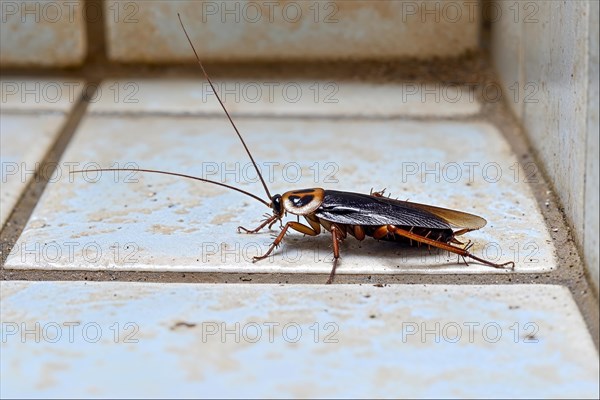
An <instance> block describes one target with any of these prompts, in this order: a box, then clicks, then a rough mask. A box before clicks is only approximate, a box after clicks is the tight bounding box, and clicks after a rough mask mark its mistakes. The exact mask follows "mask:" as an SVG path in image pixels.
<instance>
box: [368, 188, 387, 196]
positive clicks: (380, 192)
mask: <svg viewBox="0 0 600 400" xmlns="http://www.w3.org/2000/svg"><path fill="white" fill-rule="evenodd" d="M385 189H386V188H383V189H381V190H380V191H378V192H374V191H373V188H371V193H369V194H370V195H371V196H375V197H383V194H384V193H385Z"/></svg>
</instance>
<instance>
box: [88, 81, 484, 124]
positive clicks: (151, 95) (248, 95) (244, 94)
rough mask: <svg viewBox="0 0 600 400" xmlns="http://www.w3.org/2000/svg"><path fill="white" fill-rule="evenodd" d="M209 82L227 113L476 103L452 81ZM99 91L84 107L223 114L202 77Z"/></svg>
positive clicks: (469, 110)
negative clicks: (98, 94) (95, 97)
mask: <svg viewBox="0 0 600 400" xmlns="http://www.w3.org/2000/svg"><path fill="white" fill-rule="evenodd" d="M213 83H214V84H215V86H216V88H217V92H218V93H219V94H220V96H221V100H223V102H224V103H225V106H226V107H227V110H228V111H229V112H230V113H231V114H232V115H275V116H307V117H315V116H317V117H318V116H354V117H360V116H365V117H380V116H391V117H393V116H409V117H410V116H413V117H415V116H435V117H456V116H467V115H474V114H477V113H478V112H479V111H480V109H481V103H480V102H479V101H478V100H477V93H476V92H477V90H476V89H474V88H473V87H469V86H459V85H456V84H444V83H433V82H432V83H387V84H367V83H355V82H348V81H334V80H331V81H326V80H313V81H311V80H293V79H290V80H269V79H256V80H251V79H240V80H224V81H220V80H219V81H215V82H213ZM100 93H101V95H100V96H98V99H97V101H93V102H92V104H91V105H90V112H93V113H121V114H122V113H149V114H150V113H168V114H194V115H207V114H209V115H224V114H223V110H222V108H221V106H220V105H219V103H218V101H217V99H216V97H215V96H214V94H213V92H212V90H211V88H210V86H209V84H208V82H207V81H205V80H204V79H203V78H198V79H145V80H144V79H136V80H108V81H106V82H104V83H103V84H102V86H101V87H100Z"/></svg>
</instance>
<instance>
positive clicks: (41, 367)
mask: <svg viewBox="0 0 600 400" xmlns="http://www.w3.org/2000/svg"><path fill="white" fill-rule="evenodd" d="M1 288H2V306H1V307H2V308H1V310H2V344H1V345H2V361H1V363H2V364H1V367H2V368H1V371H2V372H1V374H2V382H3V384H2V396H3V397H77V396H86V397H87V396H92V397H120V396H136V397H165V396H166V397H229V396H231V397H289V396H293V397H440V396H441V397H544V398H545V397H569V398H579V397H585V398H597V397H598V353H597V352H596V350H595V348H594V345H593V343H592V340H591V338H590V336H589V333H588V331H587V329H586V327H585V324H584V323H583V320H582V318H581V316H580V314H579V312H578V309H577V306H576V305H575V303H574V302H573V300H572V297H571V295H570V294H569V292H568V291H567V290H566V289H565V288H562V287H558V286H545V285H535V286H534V285H523V286H460V287H457V286H445V285H440V286H424V285H392V286H386V287H382V288H379V287H374V286H371V285H369V286H338V287H327V286H325V285H322V286H321V285H297V286H282V285H212V284H141V283H140V284H136V283H108V282H102V283H91V282H90V283H84V282H2V286H1ZM69 323H72V326H73V328H72V330H73V335H72V337H70V336H69V328H68V324H69ZM36 324H39V325H38V326H39V328H38V336H39V338H38V341H37V342H36V336H35V333H33V332H35V331H36V329H35V327H36ZM73 324H78V325H73ZM127 324H131V325H127ZM186 324H187V326H186ZM236 324H238V325H236ZM436 324H437V325H436ZM286 326H287V327H286ZM436 326H438V327H439V328H436ZM57 327H58V328H59V329H58V330H57ZM84 327H85V329H84ZM269 327H272V328H269ZM284 327H286V328H285V329H284ZM98 328H99V329H101V331H98ZM25 329H29V330H31V331H32V332H31V333H25ZM226 329H229V333H227V332H226ZM270 329H272V332H273V334H272V337H271V336H270ZM298 329H299V331H298ZM427 330H429V333H427V332H426V331H427ZM57 332H59V336H58V337H57V335H56V333H57ZM97 332H100V333H99V334H97ZM296 332H300V333H299V334H296ZM115 333H118V337H115ZM257 333H260V334H261V336H260V337H258V336H257ZM317 333H318V335H317ZM236 335H237V337H236ZM96 337H98V341H96V342H94V341H95V339H96ZM55 338H56V339H55ZM128 342H129V343H128Z"/></svg>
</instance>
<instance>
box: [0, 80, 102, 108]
mask: <svg viewBox="0 0 600 400" xmlns="http://www.w3.org/2000/svg"><path fill="white" fill-rule="evenodd" d="M0 87H1V88H2V90H1V92H0V93H2V99H1V104H2V110H3V112H7V111H16V112H22V111H25V112H65V113H66V112H69V111H70V110H71V108H72V107H73V106H74V105H75V103H77V101H79V99H80V98H81V96H82V95H83V94H85V93H92V91H93V89H94V87H93V86H92V85H91V84H88V83H86V82H84V81H82V80H80V79H66V78H59V79H50V78H47V79H35V78H26V79H24V78H17V77H3V78H2V79H0Z"/></svg>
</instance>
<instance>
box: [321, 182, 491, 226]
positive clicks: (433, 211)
mask: <svg viewBox="0 0 600 400" xmlns="http://www.w3.org/2000/svg"><path fill="white" fill-rule="evenodd" d="M315 215H316V216H317V217H319V218H322V219H324V220H326V221H330V222H337V223H341V224H349V225H401V226H414V227H420V228H430V229H450V228H451V226H455V227H458V228H465V229H480V228H481V227H483V226H485V224H486V220H485V219H483V218H481V217H478V216H477V215H473V214H468V213H464V212H461V211H456V210H450V209H447V208H441V207H435V206H429V205H425V204H420V203H411V202H408V201H401V200H395V199H390V198H387V197H377V196H371V195H367V194H362V193H353V192H341V191H337V190H326V191H325V198H324V200H323V203H322V204H321V206H320V207H319V208H318V209H317V210H316V212H315Z"/></svg>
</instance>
